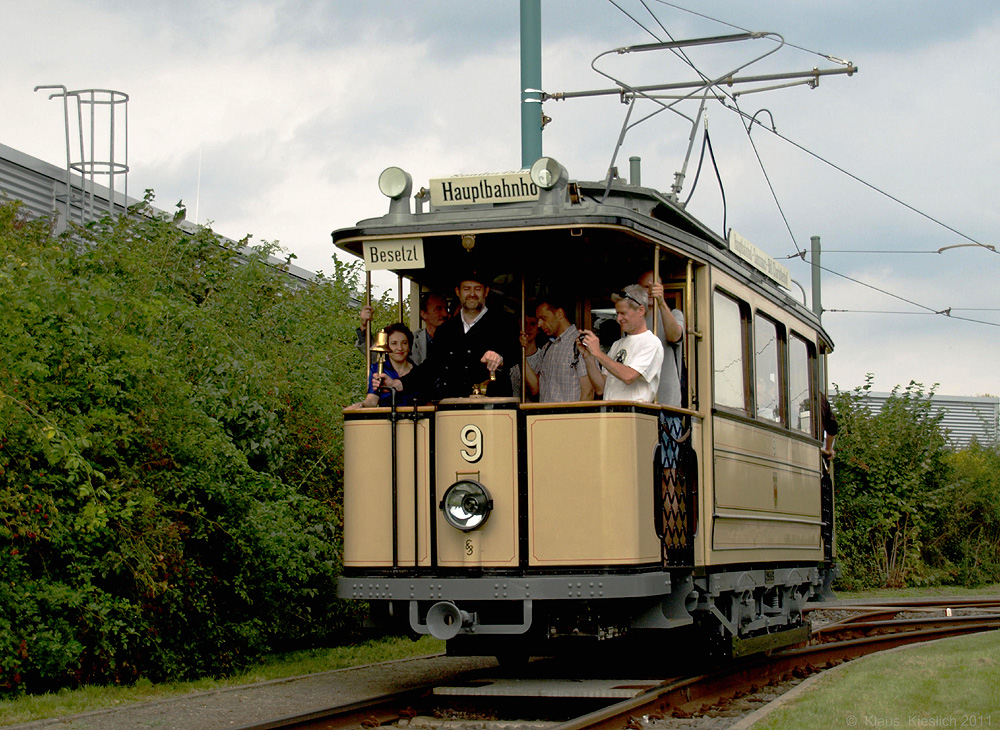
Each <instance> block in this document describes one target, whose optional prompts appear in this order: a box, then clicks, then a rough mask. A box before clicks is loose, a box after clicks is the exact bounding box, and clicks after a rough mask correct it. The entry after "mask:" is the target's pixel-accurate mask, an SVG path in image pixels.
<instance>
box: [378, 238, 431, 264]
mask: <svg viewBox="0 0 1000 730" xmlns="http://www.w3.org/2000/svg"><path fill="white" fill-rule="evenodd" d="M363 248H364V255H365V270H366V271H379V270H383V269H422V268H424V266H425V263H424V239H422V238H387V239H384V240H381V241H365V242H364V244H363Z"/></svg>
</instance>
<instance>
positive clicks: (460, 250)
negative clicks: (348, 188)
mask: <svg viewBox="0 0 1000 730" xmlns="http://www.w3.org/2000/svg"><path fill="white" fill-rule="evenodd" d="M411 185H412V182H411V178H410V177H409V175H408V174H406V173H405V172H403V171H402V170H400V169H398V168H389V169H388V170H387V171H385V172H384V173H383V175H382V178H381V179H380V187H381V188H382V190H383V192H384V193H385V194H386V195H387V196H388V197H389V198H390V204H389V212H388V213H387V214H386V215H384V216H382V217H380V218H375V219H370V220H364V221H361V222H360V223H358V224H357V225H356V226H354V227H351V228H346V229H341V230H337V231H335V232H334V233H333V239H334V243H335V244H336V245H337V246H338V247H340V248H341V249H343V250H345V251H348V252H351V253H353V254H356V255H358V256H361V257H363V258H365V261H366V265H368V266H369V268H388V269H390V270H395V271H396V273H397V274H399V275H400V276H401V277H405V278H407V279H409V280H410V282H411V307H410V309H411V310H412V312H414V320H415V313H416V311H417V306H416V301H417V300H416V298H415V296H416V292H419V291H421V290H423V291H434V292H439V293H442V294H450V293H452V292H454V290H455V286H456V282H455V278H456V276H458V272H459V271H460V270H462V268H463V267H465V266H467V265H468V262H469V261H472V260H475V262H476V266H477V267H479V268H482V269H485V270H488V271H490V272H492V273H491V278H490V281H489V282H488V283H489V285H490V289H491V294H490V302H489V306H490V307H502V308H504V309H506V310H507V311H508V312H509V313H510V314H511V315H512V316H517V317H523V315H524V308H525V306H526V302H531V301H532V300H533V299H534V298H535V296H536V295H537V294H539V292H544V291H545V290H546V288H547V287H553V286H557V287H559V290H560V291H562V292H571V293H572V296H573V298H574V301H573V306H574V307H575V312H574V313H573V314H575V317H576V322H577V324H578V326H579V327H580V328H581V329H584V328H590V329H597V328H598V327H599V325H600V322H601V320H602V318H606V317H607V313H608V311H609V307H610V306H611V304H610V301H611V292H613V291H615V290H619V289H621V288H622V287H623V286H624V285H625V284H629V283H634V282H635V281H636V280H637V277H638V276H639V275H640V273H641V272H643V271H644V270H653V271H654V272H655V273H656V275H658V276H659V277H660V278H661V280H662V281H663V283H664V288H665V292H666V296H667V297H669V298H670V299H671V300H672V303H673V304H672V305H673V306H674V307H676V308H677V309H680V310H681V311H682V312H683V314H684V318H685V322H686V325H685V329H686V332H685V335H684V348H683V353H684V358H683V359H684V363H683V365H684V390H685V399H684V403H683V406H682V407H671V406H665V405H660V404H656V403H635V402H628V401H610V402H609V401H603V400H591V401H582V402H572V403H536V402H531V401H529V400H527V399H525V398H524V397H523V393H522V394H515V397H513V398H498V397H492V396H491V395H490V391H489V388H488V387H487V388H486V392H485V395H483V394H478V393H477V394H473V393H469V394H467V395H465V396H463V397H452V398H445V399H442V400H440V401H437V402H430V403H427V404H422V405H416V406H412V407H406V408H396V407H391V408H370V409H359V410H348V411H345V414H344V419H345V423H344V453H345V457H344V458H345V472H344V572H343V577H342V578H341V580H340V584H339V589H338V592H339V595H340V596H341V597H343V598H347V599H356V600H361V601H366V602H368V604H369V605H370V608H371V617H372V619H373V620H374V621H376V622H379V623H394V624H397V625H398V626H400V627H402V628H404V629H406V630H409V631H412V632H416V633H418V634H423V633H430V634H433V635H434V636H436V637H438V638H441V639H446V640H447V642H448V651H449V652H450V653H455V654H496V655H515V654H521V655H536V656H537V655H552V654H556V653H559V652H561V651H563V650H568V648H569V647H573V646H579V645H580V644H581V642H583V643H586V642H593V641H598V640H607V639H612V640H613V639H616V638H617V637H622V636H626V635H631V636H633V637H635V636H640V637H641V636H649V634H648V633H647V632H661V633H660V635H662V632H667V631H672V630H678V629H683V628H684V627H687V630H692V629H697V631H698V632H699V634H700V635H701V636H703V637H704V638H705V639H706V641H708V642H711V643H712V644H713V645H714V646H716V647H721V650H722V651H725V652H727V653H730V654H732V655H739V654H744V653H749V652H755V651H762V650H767V649H770V648H773V647H776V646H780V645H783V644H788V643H793V642H797V641H800V640H802V639H803V638H804V637H805V636H806V634H807V626H806V622H805V621H804V620H803V614H802V608H803V606H804V604H805V603H806V602H807V601H810V600H816V599H818V598H819V597H821V596H823V595H824V594H825V593H826V592H828V590H829V585H830V581H831V580H832V577H833V575H834V571H835V569H836V568H835V547H834V534H833V516H832V504H833V495H832V484H831V482H830V479H829V478H828V476H826V475H825V472H824V462H823V459H822V455H821V439H822V436H823V434H822V424H821V422H820V417H819V414H820V402H821V397H822V394H823V392H824V391H825V383H826V376H825V362H826V356H827V354H828V353H829V352H830V351H831V349H832V343H831V341H830V338H829V337H828V336H827V334H826V333H825V332H824V330H823V328H822V326H821V324H820V321H819V318H818V317H817V316H816V315H815V314H814V313H813V312H812V311H811V310H810V309H808V308H807V307H806V306H804V304H803V303H802V302H800V301H797V300H796V298H795V297H794V296H792V293H791V292H790V290H789V288H788V287H789V284H790V282H789V280H788V278H787V277H788V272H787V270H785V269H784V268H783V267H781V266H780V265H778V264H777V263H776V262H775V261H773V260H772V259H770V258H769V257H767V256H765V255H764V254H763V253H762V252H761V251H760V250H758V249H756V248H755V247H753V246H752V245H751V244H749V242H747V241H745V240H743V239H741V238H740V237H738V236H736V235H735V234H731V235H730V236H729V237H728V238H723V237H720V236H719V235H717V234H716V233H714V232H712V231H711V230H709V229H708V228H707V227H706V226H704V225H703V224H702V223H700V222H699V221H697V220H696V219H695V218H693V217H692V216H690V215H689V214H688V213H687V212H686V211H685V210H684V208H683V206H682V205H679V204H678V203H677V202H676V201H674V200H672V199H671V198H670V197H669V196H667V195H663V194H661V193H659V192H657V191H656V190H653V189H651V188H647V187H642V186H639V185H633V184H630V183H629V182H628V181H627V180H625V179H622V178H620V177H618V176H617V175H616V174H614V173H612V174H610V175H609V176H608V178H607V179H605V180H603V181H600V182H582V181H573V180H570V178H569V176H568V174H567V173H566V170H565V169H564V168H563V167H562V166H561V165H559V164H558V163H557V162H555V161H554V160H552V159H550V158H542V159H541V160H539V161H538V162H537V163H536V164H535V165H534V166H533V167H532V168H531V170H530V171H528V170H522V171H518V172H513V173H505V174H496V175H481V176H469V175H463V176H457V177H452V178H441V179H435V180H431V181H430V182H429V188H426V187H424V188H421V190H420V191H419V192H418V193H416V195H411V192H412V191H411ZM412 202H415V210H414V209H412V208H411V203H412ZM401 281H402V279H401ZM664 412H666V413H669V414H670V415H672V416H675V417H677V418H680V419H681V421H682V424H683V429H682V435H681V436H680V438H679V439H675V441H677V443H676V446H677V447H679V449H680V454H681V456H680V466H679V467H678V468H675V469H664V467H663V465H662V464H663V462H662V459H661V458H660V453H661V452H660V450H661V449H663V448H664V447H665V444H664V439H665V438H669V437H668V436H665V434H664V429H663V427H662V425H661V423H662V421H663V419H661V417H660V416H661V414H662V413H664Z"/></svg>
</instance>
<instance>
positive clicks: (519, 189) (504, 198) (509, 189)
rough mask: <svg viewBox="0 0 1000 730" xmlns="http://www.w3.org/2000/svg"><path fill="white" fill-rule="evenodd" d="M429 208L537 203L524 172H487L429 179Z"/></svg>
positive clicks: (533, 189)
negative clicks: (529, 201)
mask: <svg viewBox="0 0 1000 730" xmlns="http://www.w3.org/2000/svg"><path fill="white" fill-rule="evenodd" d="M430 185H431V205H433V206H434V207H437V208H440V207H442V206H446V205H478V204H481V203H521V202H524V201H528V200H538V186H537V185H535V183H533V182H531V177H530V176H529V175H528V171H527V170H517V171H515V172H488V173H483V174H480V175H456V176H454V177H439V178H433V179H432V180H431V182H430Z"/></svg>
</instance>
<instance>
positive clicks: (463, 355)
mask: <svg viewBox="0 0 1000 730" xmlns="http://www.w3.org/2000/svg"><path fill="white" fill-rule="evenodd" d="M487 281H488V279H487V278H486V277H485V276H483V275H482V274H480V273H478V272H469V273H467V274H465V275H463V276H462V280H461V281H460V282H459V284H458V286H457V287H455V295H456V296H457V297H458V301H459V303H460V305H461V309H460V310H459V313H458V315H457V316H455V317H452V318H451V319H449V320H447V321H446V322H444V323H443V324H441V325H440V326H439V327H438V328H437V331H436V332H435V333H434V347H433V348H431V351H430V353H429V355H428V357H427V359H426V360H425V361H424V363H423V364H422V365H421V366H419V367H417V368H414V370H413V372H412V375H410V376H404V377H403V378H401V379H400V381H399V382H400V383H401V385H402V391H403V392H406V391H407V390H410V389H417V388H416V385H417V384H418V383H419V384H420V388H419V389H421V390H423V392H430V394H431V398H432V399H433V400H440V399H441V398H461V397H467V396H470V395H472V391H473V386H475V385H476V384H478V383H484V382H485V383H488V385H487V388H486V395H488V396H491V397H492V396H501V397H503V396H507V397H509V396H510V395H511V392H512V391H511V384H510V366H511V365H513V364H514V363H515V362H516V361H517V359H518V349H517V336H516V332H515V328H514V325H513V323H510V322H508V321H507V317H506V316H505V315H504V313H503V311H502V310H500V309H497V308H494V309H490V308H488V307H487V306H486V297H487V296H489V293H490V288H489V285H488V284H487V283H486V282H487ZM491 373H493V374H494V376H495V379H491V377H490V374H491ZM408 381H409V382H408ZM390 385H391V386H392V387H396V385H395V383H391V384H390ZM397 390H400V388H398V387H397Z"/></svg>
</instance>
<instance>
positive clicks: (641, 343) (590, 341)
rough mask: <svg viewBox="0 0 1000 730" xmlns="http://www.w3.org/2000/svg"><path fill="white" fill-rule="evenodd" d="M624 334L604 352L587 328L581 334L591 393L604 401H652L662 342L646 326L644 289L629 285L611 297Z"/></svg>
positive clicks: (661, 361)
mask: <svg viewBox="0 0 1000 730" xmlns="http://www.w3.org/2000/svg"><path fill="white" fill-rule="evenodd" d="M611 298H612V299H613V300H614V302H615V311H616V312H617V313H618V316H617V319H618V324H620V325H621V328H622V332H623V333H624V335H625V336H624V337H622V338H621V339H620V340H618V341H617V342H615V344H613V345H612V346H611V349H610V350H608V354H606V355H605V354H604V353H603V352H602V351H601V342H600V340H599V339H598V338H597V335H595V334H594V333H593V332H591V331H590V330H586V331H584V333H583V337H582V341H583V346H584V348H585V349H584V351H583V353H584V361H585V362H586V363H587V377H589V378H590V382H591V383H592V384H593V386H594V390H595V392H597V393H599V394H602V395H603V397H604V400H606V401H609V400H630V401H638V402H640V403H652V402H653V396H654V395H656V392H657V388H658V387H659V383H660V368H661V367H662V365H663V345H662V344H661V343H660V339H659V338H658V337H657V336H656V335H654V334H653V333H652V332H650V331H649V328H647V327H646V309H647V307H648V306H649V296H648V295H647V293H646V290H645V288H643V287H641V286H639V285H638V284H630V285H629V286H627V287H625V288H624V289H623V290H622V291H620V292H617V293H615V294H613V295H612V296H611Z"/></svg>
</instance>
